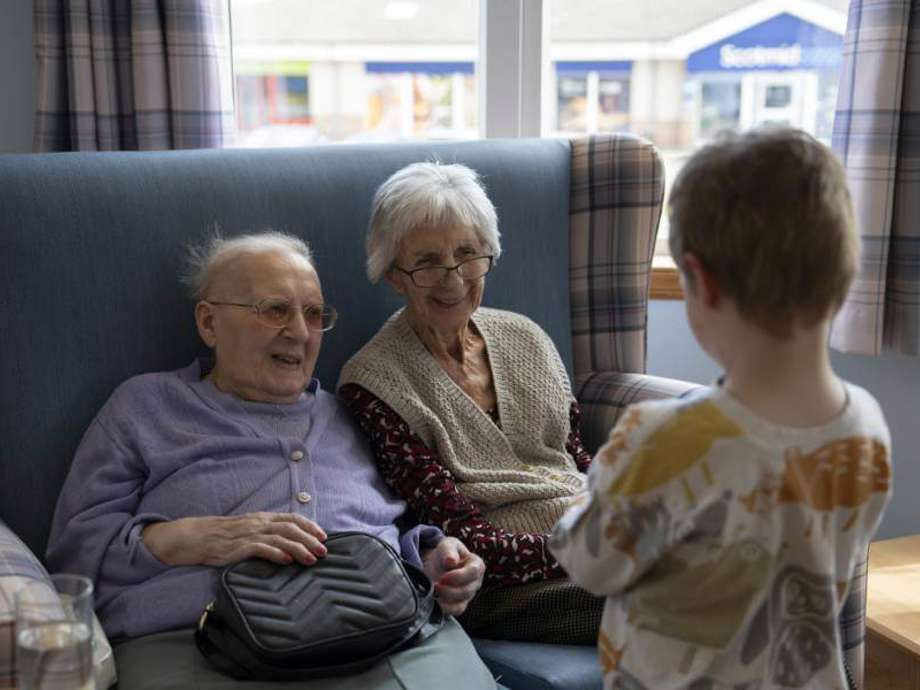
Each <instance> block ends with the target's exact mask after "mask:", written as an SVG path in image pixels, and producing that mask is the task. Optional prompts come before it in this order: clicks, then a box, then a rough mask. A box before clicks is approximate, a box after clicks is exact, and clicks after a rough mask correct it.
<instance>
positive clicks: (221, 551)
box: [141, 513, 326, 566]
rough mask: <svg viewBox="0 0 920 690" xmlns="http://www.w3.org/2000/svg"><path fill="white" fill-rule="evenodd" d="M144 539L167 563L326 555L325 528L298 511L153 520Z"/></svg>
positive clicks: (309, 561)
mask: <svg viewBox="0 0 920 690" xmlns="http://www.w3.org/2000/svg"><path fill="white" fill-rule="evenodd" d="M141 539H142V540H143V542H144V545H145V546H146V547H147V549H148V550H149V551H150V553H152V554H153V555H154V556H155V557H156V558H157V559H159V560H160V561H162V562H163V563H166V564H167V565H211V566H223V565H229V564H230V563H237V562H239V561H242V560H245V559H247V558H264V559H265V560H269V561H273V562H275V563H281V564H287V563H292V562H293V561H295V560H296V561H298V562H299V563H303V564H304V565H313V564H314V563H316V559H317V558H322V557H323V556H325V555H326V547H325V546H323V544H322V542H324V541H325V540H326V533H325V532H324V531H323V529H322V527H320V526H319V525H317V524H316V523H315V522H313V521H312V520H309V519H307V518H305V517H303V516H302V515H297V514H296V513H247V514H245V515H231V516H227V517H217V516H212V517H191V518H182V519H180V520H171V521H169V522H154V523H151V524H149V525H147V526H146V527H145V528H144V530H143V532H142V533H141Z"/></svg>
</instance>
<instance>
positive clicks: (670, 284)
mask: <svg viewBox="0 0 920 690" xmlns="http://www.w3.org/2000/svg"><path fill="white" fill-rule="evenodd" d="M649 296H650V297H651V298H652V299H683V298H684V291H683V290H682V289H681V287H680V277H679V275H678V272H677V266H675V265H674V263H673V262H672V261H671V260H670V259H668V260H667V261H660V262H659V261H657V260H656V262H655V265H653V266H652V287H651V293H650V295H649Z"/></svg>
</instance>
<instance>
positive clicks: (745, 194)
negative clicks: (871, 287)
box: [668, 127, 859, 338]
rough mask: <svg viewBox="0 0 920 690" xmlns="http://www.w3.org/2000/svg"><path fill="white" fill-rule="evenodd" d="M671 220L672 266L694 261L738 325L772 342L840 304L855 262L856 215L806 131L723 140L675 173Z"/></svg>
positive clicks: (768, 131)
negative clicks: (733, 310) (728, 303)
mask: <svg viewBox="0 0 920 690" xmlns="http://www.w3.org/2000/svg"><path fill="white" fill-rule="evenodd" d="M668 214H669V217H670V225H671V227H670V236H669V238H668V240H669V244H670V248H671V255H672V256H673V257H674V260H675V262H677V265H678V267H679V268H681V270H682V271H683V269H684V266H683V257H684V254H686V253H688V252H689V253H692V254H695V255H696V257H697V258H698V259H699V261H700V263H701V264H702V265H703V267H704V268H705V269H707V270H708V271H709V272H710V273H711V274H712V275H713V277H714V278H715V281H716V283H717V284H718V286H719V288H720V290H721V291H722V292H723V293H724V294H725V295H726V296H727V297H729V298H730V299H731V300H732V301H733V302H734V303H735V305H736V306H737V308H738V311H739V312H740V314H741V316H742V317H743V318H745V319H746V320H747V321H748V322H750V323H753V324H755V325H757V326H759V327H761V328H763V329H764V330H765V331H767V332H768V333H770V334H772V335H773V336H775V337H778V338H785V337H788V336H789V335H791V333H792V332H793V330H794V327H796V326H801V327H811V326H814V325H816V324H818V323H819V322H820V321H822V320H824V319H826V318H829V317H830V316H832V315H833V314H834V313H835V312H836V311H837V309H839V308H840V306H841V305H842V304H843V300H844V298H845V297H846V294H847V291H848V290H849V287H850V283H851V282H852V280H853V276H854V274H855V272H856V262H857V258H858V253H859V238H858V236H857V234H856V223H855V219H854V215H853V206H852V203H851V200H850V193H849V191H848V189H847V185H846V175H845V172H844V170H843V166H842V165H841V164H840V161H839V160H838V159H837V158H836V156H835V155H834V154H833V153H832V152H831V151H830V149H828V148H827V147H826V146H824V145H823V144H821V143H819V142H818V141H816V140H815V139H814V138H812V137H811V136H809V135H808V134H806V133H805V132H802V131H799V130H794V129H789V128H785V127H768V128H761V129H757V130H753V131H750V132H748V133H746V134H742V135H723V136H721V137H719V138H718V139H717V140H716V141H715V142H713V143H711V144H709V145H707V146H705V147H703V148H702V149H701V150H700V151H698V152H697V153H695V154H694V155H693V156H692V157H691V158H690V160H689V161H687V163H686V164H685V165H684V167H683V169H682V170H681V171H680V173H679V174H678V176H677V178H676V180H675V181H674V184H673V188H672V190H671V195H670V198H669V203H668ZM684 275H685V277H686V275H687V274H686V272H684ZM689 288H690V289H694V286H693V285H689Z"/></svg>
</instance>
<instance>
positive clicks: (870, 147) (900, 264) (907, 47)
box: [831, 0, 920, 355]
mask: <svg viewBox="0 0 920 690" xmlns="http://www.w3.org/2000/svg"><path fill="white" fill-rule="evenodd" d="M833 148H834V150H835V151H836V152H837V153H838V154H839V155H840V157H841V159H842V160H843V162H844V165H845V166H846V169H847V176H848V178H849V183H850V189H851V190H852V192H853V201H854V204H855V206H856V215H857V220H858V222H859V227H860V229H861V233H862V242H863V248H862V259H861V262H860V268H859V272H858V274H857V277H856V281H855V283H854V285H853V288H852V290H851V291H850V295H849V298H848V299H847V302H846V303H845V304H844V306H843V309H842V310H841V312H840V315H839V316H838V318H837V320H836V322H835V324H834V330H833V333H832V336H831V345H833V346H834V347H835V348H837V349H839V350H842V351H844V352H857V353H861V354H874V355H877V354H879V353H881V352H883V351H884V352H895V353H900V354H907V355H920V0H900V1H895V0H865V1H862V0H853V2H852V3H851V5H850V13H849V19H848V22H847V30H846V37H845V38H844V60H843V67H842V72H841V78H840V94H839V97H838V101H837V114H836V117H835V119H834V135H833Z"/></svg>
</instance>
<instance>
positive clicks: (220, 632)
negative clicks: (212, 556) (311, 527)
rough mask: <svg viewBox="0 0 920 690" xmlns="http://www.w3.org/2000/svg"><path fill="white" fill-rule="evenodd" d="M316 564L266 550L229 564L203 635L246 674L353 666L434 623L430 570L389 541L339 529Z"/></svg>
mask: <svg viewBox="0 0 920 690" xmlns="http://www.w3.org/2000/svg"><path fill="white" fill-rule="evenodd" d="M325 544H326V549H327V554H326V556H325V558H321V559H319V560H318V561H317V563H316V564H315V565H312V566H304V565H300V564H296V563H294V564H291V565H278V564H275V563H271V562H269V561H265V560H260V559H251V560H247V561H242V562H240V563H236V564H234V565H230V566H227V567H226V568H224V569H223V571H222V572H221V576H220V585H219V589H218V594H217V599H215V600H214V601H212V602H211V603H210V604H208V606H207V608H205V610H204V612H203V613H202V615H201V621H200V622H199V624H198V630H197V631H196V633H195V641H196V643H197V644H198V649H199V650H201V653H202V654H203V655H204V656H205V657H206V658H207V659H208V661H209V662H210V663H211V664H212V665H213V666H214V667H215V668H217V669H218V670H219V671H222V672H224V673H226V674H228V675H231V676H233V677H235V678H239V679H243V680H302V679H305V678H317V677H322V676H334V675H347V674H351V673H356V672H358V671H362V670H364V669H366V668H369V667H370V666H372V665H373V664H374V663H376V662H377V661H378V660H380V659H383V658H384V657H386V656H387V655H389V654H391V653H393V652H395V651H397V650H399V649H403V648H404V647H408V646H410V645H412V644H415V643H417V642H418V641H420V640H421V639H424V638H425V637H428V636H429V635H431V634H432V633H434V632H435V631H436V630H437V629H438V627H439V626H440V624H441V619H442V616H441V611H440V608H439V607H438V605H437V603H436V602H435V600H434V589H433V587H432V584H431V581H430V580H429V579H428V577H427V576H426V575H425V573H423V572H422V571H421V570H419V569H418V568H416V567H414V566H413V565H411V564H409V563H406V562H405V561H403V560H402V559H401V558H400V557H399V556H398V555H397V554H396V552H395V551H393V549H392V548H391V547H390V545H389V544H387V543H386V542H384V541H383V540H381V539H378V538H377V537H374V536H372V535H369V534H363V533H360V532H340V533H338V534H330V535H329V537H328V538H327V539H326V542H325Z"/></svg>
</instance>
